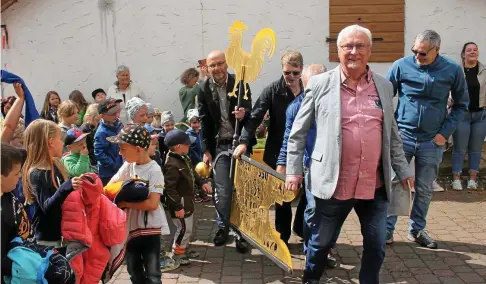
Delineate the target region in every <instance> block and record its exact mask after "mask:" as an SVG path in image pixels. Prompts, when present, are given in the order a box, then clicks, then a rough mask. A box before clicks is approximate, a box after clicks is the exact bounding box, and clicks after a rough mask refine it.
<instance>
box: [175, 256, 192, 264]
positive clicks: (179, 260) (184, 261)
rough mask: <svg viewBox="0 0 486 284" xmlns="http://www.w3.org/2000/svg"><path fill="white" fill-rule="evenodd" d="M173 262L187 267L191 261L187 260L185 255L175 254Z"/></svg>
mask: <svg viewBox="0 0 486 284" xmlns="http://www.w3.org/2000/svg"><path fill="white" fill-rule="evenodd" d="M173 258H174V260H175V261H176V262H177V263H179V264H180V265H182V266H187V265H189V264H191V261H190V260H189V257H187V255H185V254H175V255H174V256H173Z"/></svg>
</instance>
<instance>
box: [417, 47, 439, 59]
mask: <svg viewBox="0 0 486 284" xmlns="http://www.w3.org/2000/svg"><path fill="white" fill-rule="evenodd" d="M434 48H435V46H434V47H432V48H431V49H429V50H427V52H422V51H418V50H416V49H413V47H412V53H413V54H415V55H420V56H422V57H425V56H427V54H429V52H431V51H432V50H433V49H434Z"/></svg>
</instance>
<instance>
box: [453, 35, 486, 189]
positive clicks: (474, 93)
mask: <svg viewBox="0 0 486 284" xmlns="http://www.w3.org/2000/svg"><path fill="white" fill-rule="evenodd" d="M461 57H462V65H463V67H464V73H465V76H466V82H467V86H468V90H469V112H468V113H467V115H466V117H464V119H463V120H461V121H460V122H459V123H458V125H457V129H456V131H455V132H454V134H453V139H454V149H453V151H452V173H453V175H454V177H453V179H454V180H453V182H452V188H453V189H456V190H462V184H461V173H462V165H463V163H464V157H465V155H466V152H467V153H468V164H469V181H468V183H467V188H468V189H477V188H478V183H477V180H476V179H477V175H478V172H479V164H480V162H481V151H482V147H483V143H484V139H485V137H486V65H484V64H482V63H481V62H479V60H478V59H479V49H478V46H477V44H475V43H474V42H467V43H466V44H464V46H463V48H462V52H461Z"/></svg>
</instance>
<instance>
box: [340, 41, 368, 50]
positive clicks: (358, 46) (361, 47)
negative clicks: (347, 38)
mask: <svg viewBox="0 0 486 284" xmlns="http://www.w3.org/2000/svg"><path fill="white" fill-rule="evenodd" d="M339 47H340V48H341V49H342V50H344V51H346V52H351V51H353V49H354V48H356V51H358V52H363V51H365V50H366V49H367V48H368V47H370V45H369V44H364V43H357V44H345V45H340V46H339Z"/></svg>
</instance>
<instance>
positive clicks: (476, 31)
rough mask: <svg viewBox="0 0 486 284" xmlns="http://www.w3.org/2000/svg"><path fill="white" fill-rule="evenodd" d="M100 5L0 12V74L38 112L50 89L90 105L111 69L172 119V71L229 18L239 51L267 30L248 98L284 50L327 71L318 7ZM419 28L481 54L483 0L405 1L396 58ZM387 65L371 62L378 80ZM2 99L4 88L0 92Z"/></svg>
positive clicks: (306, 0)
mask: <svg viewBox="0 0 486 284" xmlns="http://www.w3.org/2000/svg"><path fill="white" fill-rule="evenodd" d="M110 1H113V2H114V5H115V8H114V11H115V12H114V13H111V12H106V13H105V12H102V10H100V9H99V8H98V1H95V0H62V1H61V0H35V1H34V0H19V1H18V2H17V3H16V4H14V5H13V6H12V7H10V8H9V9H8V10H7V11H5V12H4V13H2V24H6V25H7V28H8V31H9V43H10V49H8V50H3V51H2V68H5V67H6V68H7V69H8V70H9V71H12V72H14V73H17V74H19V75H20V76H22V77H23V78H24V79H25V80H26V82H27V83H28V85H29V88H30V89H31V91H32V93H33V94H34V97H35V99H36V104H37V108H38V109H40V108H41V107H42V102H43V98H44V95H45V94H46V93H47V91H49V90H51V89H53V90H56V91H58V92H59V93H60V94H61V97H62V98H67V96H68V94H69V93H70V92H71V91H72V90H74V89H79V90H81V91H82V92H83V93H84V94H85V96H86V97H87V98H90V99H91V91H92V90H93V89H95V88H98V87H102V88H104V89H105V90H107V89H108V87H109V86H110V85H111V84H112V83H113V82H114V80H115V74H114V70H115V68H116V66H117V65H119V64H125V65H127V66H129V67H130V69H131V73H132V79H133V80H134V81H135V82H136V83H137V84H139V85H140V86H141V87H142V88H143V90H144V92H145V94H146V95H147V96H148V97H149V98H150V100H151V102H152V103H154V105H155V106H156V107H159V108H161V109H172V110H173V111H174V112H175V113H176V114H177V115H180V114H181V113H182V109H181V107H180V104H179V101H178V95H177V93H178V90H179V88H180V87H181V84H180V82H179V75H180V73H181V72H182V71H183V70H184V69H186V68H188V67H191V66H194V65H196V64H197V60H198V59H201V58H204V57H205V56H206V54H207V53H208V52H209V51H211V50H214V49H222V50H224V49H225V48H226V46H227V43H228V36H227V34H228V27H229V26H230V25H231V23H232V22H233V21H234V20H242V21H244V22H245V24H246V25H247V26H248V31H247V32H246V33H245V35H244V36H245V38H244V42H243V45H244V48H245V49H246V50H249V49H250V45H251V39H252V38H253V36H254V35H255V34H256V33H257V32H258V30H259V29H261V28H263V27H271V28H273V29H274V30H275V33H276V35H277V48H276V51H275V55H274V57H273V58H272V59H271V60H270V61H269V62H268V63H267V64H266V65H265V66H264V68H263V70H262V73H261V78H260V79H259V80H258V81H257V82H255V83H253V84H252V85H251V86H252V89H253V93H254V94H255V95H254V96H255V97H256V96H257V95H258V94H259V92H260V91H261V90H262V88H263V87H264V86H265V85H266V84H268V83H270V82H271V81H273V80H275V79H277V78H278V77H279V68H280V66H279V60H280V56H281V54H282V53H283V51H285V50H286V49H289V48H292V49H297V50H299V51H301V52H302V53H303V55H304V61H305V63H319V62H320V63H324V64H325V65H326V66H327V67H329V68H330V67H333V66H336V64H335V63H332V64H331V63H329V62H328V46H327V43H326V41H325V39H326V36H328V35H329V21H328V10H329V8H328V5H329V3H328V1H326V0H302V1H293V0H292V1H291V0H280V1H261V0H247V1H234V0H227V1H222V0H199V1H197V0H184V1H166V0H162V1H161V0H144V1H130V0H110ZM427 28H430V29H435V30H437V31H438V32H439V33H440V34H441V36H442V39H443V43H442V49H441V50H442V52H443V53H445V54H447V55H448V56H451V57H452V58H454V59H456V60H459V53H460V49H461V47H462V44H463V43H464V42H466V41H471V40H472V41H476V42H477V43H478V44H479V45H480V46H481V47H485V48H486V34H485V33H484V29H485V28H486V1H485V0H428V1H419V0H407V1H406V27H405V37H406V39H405V47H404V49H405V54H406V55H408V54H410V52H409V50H410V48H411V44H412V42H413V38H414V37H415V35H416V34H417V33H418V32H420V31H422V30H424V29H427ZM333 44H335V43H333ZM482 58H486V54H484V55H482ZM485 61H486V59H485ZM389 66H390V64H373V65H372V67H373V68H374V69H375V70H376V71H377V72H379V73H385V72H386V70H387V69H388V67H389ZM10 92H12V90H11V89H10V88H8V87H7V88H5V93H4V94H3V95H4V96H5V95H9V94H10Z"/></svg>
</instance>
